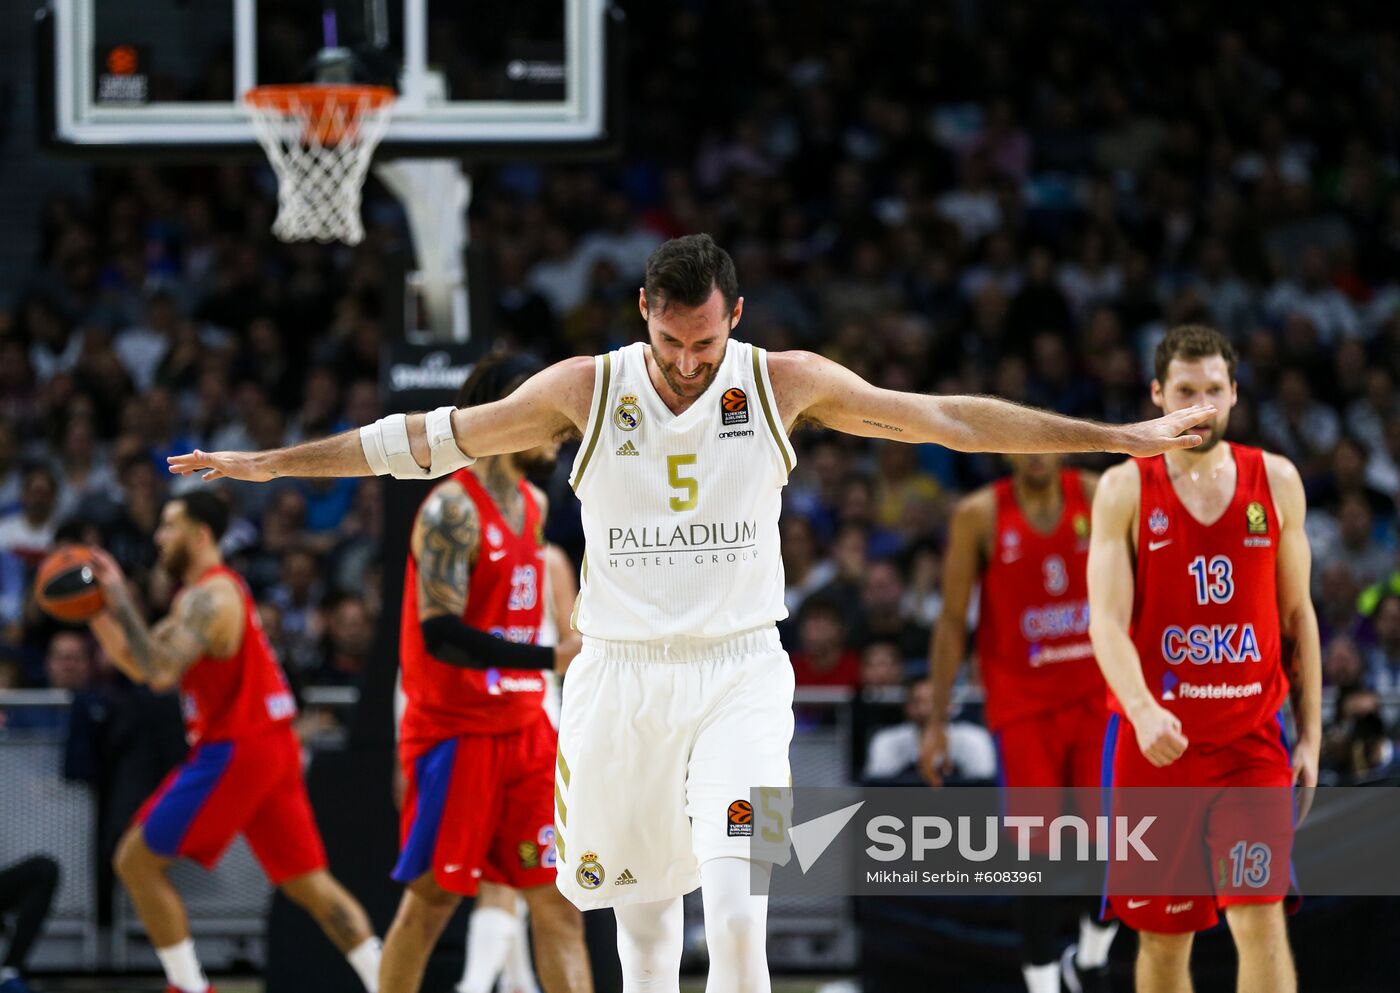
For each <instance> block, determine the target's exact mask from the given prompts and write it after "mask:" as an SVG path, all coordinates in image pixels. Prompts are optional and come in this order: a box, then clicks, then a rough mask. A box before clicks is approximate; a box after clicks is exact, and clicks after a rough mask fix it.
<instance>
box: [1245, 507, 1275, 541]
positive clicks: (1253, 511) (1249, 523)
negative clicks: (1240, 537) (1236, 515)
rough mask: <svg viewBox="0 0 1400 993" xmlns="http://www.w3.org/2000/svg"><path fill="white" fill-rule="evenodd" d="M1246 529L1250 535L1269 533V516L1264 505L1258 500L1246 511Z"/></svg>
mask: <svg viewBox="0 0 1400 993" xmlns="http://www.w3.org/2000/svg"><path fill="white" fill-rule="evenodd" d="M1244 521H1245V529H1246V530H1247V531H1248V532H1249V533H1250V534H1268V533H1269V515H1268V514H1267V513H1266V512H1265V511H1264V505H1263V504H1262V503H1260V502H1259V501H1258V500H1254V501H1252V502H1251V503H1250V505H1249V506H1248V507H1246V508H1245V509H1244Z"/></svg>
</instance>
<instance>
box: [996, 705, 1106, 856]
mask: <svg viewBox="0 0 1400 993" xmlns="http://www.w3.org/2000/svg"><path fill="white" fill-rule="evenodd" d="M1107 725H1108V705H1107V703H1106V702H1105V699H1104V694H1102V693H1094V694H1092V695H1089V696H1085V697H1082V698H1080V699H1079V700H1075V701H1073V702H1071V703H1070V704H1068V705H1066V706H1064V707H1058V708H1056V709H1054V710H1049V711H1046V712H1044V713H1041V714H1036V715H1034V716H1032V717H1025V718H1022V719H1021V720H1018V721H1013V722H1012V723H1010V724H1006V725H1003V726H1002V727H1000V728H998V729H997V731H996V734H995V740H996V745H997V769H998V778H999V779H1000V780H1001V785H1002V787H1003V788H1005V789H1006V790H1007V792H1006V799H1005V802H1004V807H1005V812H1006V813H1007V814H1008V815H1016V816H1021V817H1041V818H1042V819H1043V820H1044V822H1045V824H1047V825H1048V824H1050V822H1051V821H1053V820H1054V819H1055V818H1056V817H1058V816H1060V815H1061V814H1077V815H1079V816H1080V817H1083V818H1084V819H1085V820H1086V821H1088V823H1090V824H1093V823H1094V817H1095V816H1096V815H1098V814H1100V813H1102V811H1101V810H1100V809H1099V804H1098V801H1097V790H1098V787H1099V780H1100V778H1101V776H1102V772H1103V736H1104V729H1105V728H1106V727H1107ZM1066 788H1074V789H1075V792H1073V793H1065V792H1062V791H1063V790H1065V789H1066ZM1090 791H1093V792H1090ZM1030 837H1031V850H1032V851H1035V852H1038V853H1041V854H1044V852H1045V851H1046V846H1047V844H1048V838H1047V835H1046V833H1045V832H1044V831H1032V832H1031V834H1030Z"/></svg>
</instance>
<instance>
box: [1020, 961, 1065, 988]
mask: <svg viewBox="0 0 1400 993" xmlns="http://www.w3.org/2000/svg"><path fill="white" fill-rule="evenodd" d="M1021 975H1023V976H1025V977H1026V991H1027V993H1060V963H1058V962H1051V963H1049V964H1048V965H1023V966H1021Z"/></svg>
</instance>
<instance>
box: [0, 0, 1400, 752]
mask: <svg viewBox="0 0 1400 993" xmlns="http://www.w3.org/2000/svg"><path fill="white" fill-rule="evenodd" d="M628 15H629V26H628V31H629V34H630V35H631V36H632V37H634V38H636V39H645V43H644V44H643V43H637V44H634V45H632V46H630V47H629V54H628V64H627V66H626V67H625V85H626V101H627V103H626V135H625V147H624V149H623V154H622V155H621V156H620V157H618V158H617V159H615V160H610V161H605V162H603V163H599V164H595V165H589V166H561V165H541V164H537V163H529V162H521V163H513V164H503V165H496V166H492V167H489V168H488V167H482V168H480V169H479V170H477V171H475V172H474V174H473V178H474V181H475V196H474V201H473V205H472V212H471V222H472V241H473V245H475V246H477V250H479V251H481V252H483V253H484V255H485V257H486V262H487V269H488V271H489V274H490V275H489V283H488V284H487V285H485V286H483V287H480V288H479V292H483V293H487V294H489V295H490V297H491V305H490V311H491V313H492V317H493V324H494V335H495V337H496V339H497V340H498V341H499V342H501V343H502V344H504V345H506V346H509V347H516V348H524V349H530V350H533V351H535V352H537V353H539V354H540V355H541V356H542V357H544V358H547V359H550V358H558V357H561V356H565V355H573V354H580V353H590V352H596V351H601V350H605V349H607V348H610V347H615V346H617V345H620V344H623V343H626V342H628V341H631V340H635V339H636V337H637V336H638V335H639V334H640V333H641V330H642V328H641V324H640V321H639V318H638V316H637V312H636V293H637V286H638V285H639V283H640V279H641V272H642V267H643V264H644V262H645V259H646V257H647V254H648V253H649V252H650V251H651V249H652V248H654V247H655V246H656V245H657V244H659V243H660V241H661V240H663V239H665V238H667V237H670V236H673V235H677V234H682V233H686V232H692V231H709V232H711V233H712V234H714V236H715V237H716V238H717V240H719V241H720V243H721V244H723V245H725V246H726V247H727V248H728V249H729V251H730V252H731V253H732V254H733V255H734V257H735V260H736V263H737V265H738V269H739V275H740V287H741V292H742V293H743V296H744V298H745V310H744V317H743V321H742V324H741V326H740V328H739V329H738V331H737V334H738V335H739V336H740V337H741V338H744V339H746V340H750V341H754V342H756V343H758V344H760V345H763V346H765V347H768V348H789V347H797V348H809V349H813V350H816V351H820V352H823V353H825V354H827V355H829V356H831V357H832V358H834V359H837V360H839V361H841V362H843V363H844V364H846V365H847V366H849V367H851V368H853V369H855V370H856V371H857V372H859V373H861V374H862V375H864V376H866V377H867V378H868V379H870V380H871V381H873V382H876V383H878V384H880V385H883V386H888V387H892V388H898V389H906V390H924V391H940V392H987V393H994V394H998V395H1001V396H1004V397H1007V398H1010V399H1013V400H1018V401H1024V402H1027V403H1033V404H1037V405H1040V406H1044V407H1049V408H1052V409H1055V410H1058V411H1061V412H1064V413H1067V414H1074V415H1081V416H1090V417H1096V418H1102V419H1106V420H1111V421H1121V420H1127V419H1135V418H1137V417H1139V416H1144V415H1146V414H1149V413H1150V409H1151V408H1150V403H1149V399H1148V397H1149V393H1148V383H1149V382H1150V379H1151V355H1152V351H1153V349H1154V347H1155V345H1156V343H1157V341H1158V340H1159V339H1160V337H1161V335H1162V334H1163V333H1164V332H1165V329H1166V328H1167V327H1168V326H1170V325H1172V324H1175V323H1179V322H1184V321H1203V322H1207V323H1210V324H1213V325H1215V326H1217V327H1219V328H1220V329H1221V330H1223V331H1224V332H1226V333H1227V334H1228V335H1229V336H1230V337H1231V338H1232V340H1233V341H1234V342H1235V344H1236V347H1237V348H1238V350H1239V352H1240V356H1241V364H1240V369H1239V385H1240V402H1239V405H1238V407H1236V408H1235V410H1234V412H1233V414H1232V417H1231V424H1230V437H1231V438H1233V439H1236V440H1239V441H1242V442H1247V443H1251V444H1260V445H1263V446H1265V447H1268V448H1270V449H1273V450H1275V451H1279V452H1282V453H1283V454H1285V455H1287V456H1288V457H1289V458H1291V459H1292V460H1294V462H1295V463H1296V464H1297V465H1298V467H1299V469H1300V471H1301V472H1302V475H1303V478H1304V481H1305V483H1306V486H1307V491H1308V495H1309V504H1310V506H1309V521H1308V532H1309V535H1310V538H1311V542H1312V548H1313V554H1314V581H1313V589H1314V596H1315V599H1316V603H1317V607H1318V612H1319V616H1320V619H1321V622H1322V628H1323V637H1324V654H1325V670H1326V681H1327V683H1328V684H1329V686H1330V687H1332V688H1334V690H1335V694H1336V704H1335V712H1334V713H1329V714H1328V715H1327V717H1328V720H1329V724H1330V727H1331V730H1330V731H1329V741H1328V747H1327V749H1326V753H1325V755H1324V763H1325V764H1326V765H1327V767H1328V769H1329V770H1330V772H1331V774H1332V775H1333V776H1335V777H1341V778H1347V777H1352V776H1364V775H1368V774H1371V773H1374V772H1376V771H1379V770H1384V769H1386V768H1387V767H1389V766H1390V765H1391V762H1392V756H1391V752H1392V747H1391V741H1392V739H1393V737H1394V733H1395V722H1396V719H1397V718H1398V717H1400V712H1397V710H1396V707H1395V705H1387V703H1386V701H1387V699H1389V700H1397V699H1400V697H1396V696H1394V695H1393V691H1396V690H1400V556H1397V541H1396V517H1397V496H1400V394H1397V391H1396V383H1397V378H1400V183H1397V179H1400V36H1398V35H1397V33H1396V31H1395V28H1394V25H1393V24H1389V23H1386V22H1385V21H1384V20H1382V19H1380V18H1381V12H1380V11H1379V10H1376V11H1372V12H1371V13H1370V14H1368V13H1367V12H1366V10H1365V9H1364V8H1358V7H1356V6H1355V5H1343V4H1336V3H1333V4H1326V3H1324V4H1320V5H1304V6H1300V5H1282V6H1279V5H1257V4H1243V5H1233V6H1229V7H1222V6H1221V5H1218V4H1215V5H1209V6H1207V5H1206V4H1204V3H1197V2H1185V3H1176V4H1171V5H1166V6H1160V7H1155V8H1151V9H1146V8H1139V7H1138V6H1136V5H1119V4H1111V3H1104V4H1099V5H1095V4H1086V5H1078V6H1076V7H1075V8H1074V9H1072V10H1067V9H1064V8H1063V7H1062V5H1057V4H1053V3H1050V2H1026V0H1019V2H1016V0H1013V2H1010V3H1007V4H999V5H995V19H994V20H992V19H991V18H992V17H993V8H990V7H988V8H980V7H978V5H974V4H959V3H936V2H934V3H930V2H915V0H882V2H879V3H876V2H856V3H848V4H841V5H825V6H820V7H817V8H811V7H810V5H808V6H807V7H797V6H786V5H776V4H768V3H761V2H756V0H706V2H695V3H690V4H685V5H663V4H631V5H628ZM983 17H985V18H987V20H985V21H984V20H980V19H979V18H983ZM1368 17H1375V18H1376V19H1377V20H1376V21H1375V23H1371V22H1369V21H1368V20H1367V18H1368ZM717 60H720V61H719V62H717ZM719 64H722V65H723V70H722V72H717V71H716V69H717V66H718V65H719ZM273 192H274V190H273V186H272V181H271V176H270V173H269V172H268V171H267V170H266V169H265V168H259V167H255V166H252V165H248V166H241V165H233V164H224V165H217V166H216V165H207V166H199V165H181V166H179V167H173V166H172V167H166V166H156V165H145V166H130V165H125V166H119V167H118V166H97V167H94V169H93V172H92V182H91V189H90V192H89V194H88V195H87V196H85V197H83V198H79V199H73V198H59V199H54V200H52V201H50V202H48V203H46V204H45V205H44V208H43V212H42V229H41V231H40V232H39V236H38V237H37V239H36V243H37V251H36V254H35V259H34V267H33V272H32V276H31V278H30V279H28V280H27V281H25V283H24V284H23V285H19V286H11V287H4V288H3V292H0V515H3V516H0V640H2V641H3V645H4V648H3V657H2V658H0V686H5V685H28V686H43V685H54V686H61V687H64V688H71V689H78V688H81V687H84V686H87V685H89V684H90V683H91V682H92V681H93V680H95V679H104V678H106V679H110V678H111V677H110V675H102V667H101V665H100V660H97V659H95V658H94V653H93V649H92V646H91V645H89V644H87V643H85V642H82V648H81V650H80V649H79V648H78V645H79V643H80V641H81V639H73V638H68V637H64V638H55V637H54V631H55V629H54V627H53V626H52V625H50V624H48V623H47V622H45V621H43V620H42V619H41V618H40V617H39V616H38V615H37V614H36V612H35V611H34V609H33V607H32V604H31V603H30V601H29V597H28V591H27V577H28V575H29V573H30V571H31V570H32V568H33V566H34V564H35V562H36V561H37V560H38V559H39V558H40V557H41V556H42V555H43V554H44V552H45V550H46V549H48V548H49V547H51V546H52V545H53V543H54V542H55V540H57V538H58V537H59V536H60V534H61V533H63V531H64V529H67V530H68V531H69V533H71V534H73V535H75V536H77V537H79V538H83V539H87V540H97V541H100V542H101V543H102V544H103V545H105V546H106V547H108V548H110V549H111V550H112V551H113V552H114V553H115V554H116V555H117V556H118V558H119V559H120V560H121V561H122V563H123V565H124V566H125V567H126V568H127V570H128V571H129V572H130V573H131V574H132V575H133V576H134V577H136V579H137V582H138V584H139V585H140V586H141V588H142V590H143V594H144V596H145V597H146V600H147V603H148V604H149V606H150V608H151V609H152V610H153V611H159V610H161V609H163V607H164V605H165V604H166V603H167V602H168V599H169V596H170V592H171V591H170V589H169V584H168V581H167V580H165V579H164V578H162V577H161V576H159V575H157V574H155V573H154V572H152V570H151V568H150V565H151V562H152V560H153V550H152V547H151V544H150V540H149V539H150V534H151V531H152V529H153V524H154V521H155V518H156V514H157V512H158V509H159V506H160V503H161V501H162V499H163V498H164V497H165V496H166V495H168V494H169V493H170V492H171V491H172V487H178V486H179V485H188V482H185V483H183V484H182V483H181V482H180V481H177V480H174V479H172V478H170V477H169V476H168V475H167V474H166V472H165V461H164V460H165V456H166V455H168V454H170V453H172V452H178V451H185V450H188V449H190V448H192V447H196V446H198V447H203V448H211V449H220V448H266V447H272V446H278V445H283V444H287V443H291V442H295V441H299V440H302V439H305V438H311V437H317V436H320V435H323V434H325V433H328V432H332V431H336V430H340V429H343V428H346V427H350V426H353V425H358V424H362V423H365V422H368V421H370V420H373V419H374V418H375V417H377V416H378V415H379V410H378V406H377V405H378V390H377V386H376V378H375V377H376V375H377V365H378V357H379V349H380V345H381V342H382V340H383V337H384V316H385V315H384V296H383V294H382V292H381V291H382V286H383V276H382V272H381V260H382V259H383V257H384V253H385V252H386V251H389V250H392V249H400V248H404V247H405V246H406V241H405V238H406V235H405V229H404V226H403V221H402V215H401V212H400V211H399V210H398V207H397V205H396V204H395V203H394V201H393V200H392V199H391V198H389V197H388V196H387V194H386V193H385V192H384V191H383V190H382V189H379V188H378V187H377V186H375V185H374V184H373V183H371V186H370V188H369V190H368V193H367V198H366V204H365V211H364V213H365V220H366V226H367V228H368V232H369V233H368V236H367V238H366V240H365V242H364V243H363V244H362V245H361V246H359V247H358V248H355V249H349V248H345V247H343V246H332V247H322V246H316V245H309V246H308V245H293V246H288V245H284V244H281V243H279V242H277V241H275V240H273V239H272V237H271V235H270V234H269V228H270V224H271V220H272V216H273V212H274V209H275V198H274V196H273ZM796 445H797V450H798V454H799V458H798V466H797V468H796V470H795V472H794V474H793V477H792V481H791V484H790V486H789V488H788V490H787V492H786V515H785V518H784V522H783V530H782V537H783V560H784V565H785V568H786V572H787V582H788V589H787V604H788V608H789V610H790V611H791V614H792V617H791V619H790V620H789V621H788V622H787V623H786V625H785V626H784V637H785V640H786V642H787V644H788V645H789V647H790V649H791V651H792V653H793V656H794V662H795V664H796V666H797V670H798V674H799V683H800V684H806V685H827V686H846V687H858V688H859V687H866V688H875V687H885V686H898V685H902V684H904V683H906V682H908V681H909V680H911V679H916V678H917V677H919V676H921V675H922V674H923V673H924V672H925V671H926V666H927V661H926V655H927V646H928V637H929V631H930V628H931V626H932V625H933V624H934V623H935V622H936V620H937V618H938V615H939V611H940V606H941V601H940V594H939V587H940V583H939V573H940V562H941V549H942V545H943V540H944V532H945V527H946V522H947V519H948V514H949V511H950V508H951V505H952V503H953V502H954V501H955V500H956V499H957V498H958V496H959V495H960V494H962V493H965V492H967V491H968V490H969V489H971V488H973V487H976V486H977V485H980V484H981V483H983V482H985V481H987V480H989V479H991V478H994V477H995V476H997V475H999V474H1000V473H1002V472H1003V471H1004V466H1003V465H1002V464H1001V463H1000V461H999V460H998V459H997V458H996V457H993V456H961V455H954V454H952V453H949V452H947V451H945V450H942V449H937V448H933V447H921V448H915V447H910V446H902V445H898V444H889V443H884V444H882V443H875V442H867V441H861V440H857V439H849V438H843V437H838V436H833V435H829V434H825V433H820V432H815V431H802V432H801V433H800V434H799V436H798V438H797V439H796ZM569 457H570V453H569V452H568V451H567V450H566V451H565V454H564V459H565V460H566V461H567V459H568V458H569ZM1080 464H1084V465H1089V466H1091V467H1102V466H1103V465H1104V464H1105V462H1104V461H1103V460H1102V459H1100V460H1093V459H1089V460H1081V462H1080ZM556 484H557V480H556ZM225 489H226V491H227V492H228V494H229V497H230V499H231V501H232V503H233V506H234V508H235V512H236V518H237V519H236V524H235V526H234V527H233V528H231V530H230V533H229V536H228V538H227V540H226V543H227V551H228V553H229V555H230V557H231V559H232V562H233V564H234V565H235V566H236V567H237V568H239V569H241V570H243V571H244V572H245V574H246V575H247V576H248V579H249V581H250V583H251V585H252V587H253V589H254V591H255V593H256V595H257V597H258V601H259V604H260V609H261V611H262V614H263V619H264V623H265V625H266V627H267V629H268V631H269V634H270V636H271V637H272V639H273V642H274V644H275V645H276V646H277V647H278V649H279V652H280V654H281V657H282V658H283V660H284V662H285V663H286V665H287V667H288V670H289V672H290V673H291V674H292V676H293V678H294V680H296V681H297V682H298V683H300V684H303V685H306V684H313V683H314V684H323V683H353V682H354V681H355V680H356V678H357V676H358V675H359V674H360V673H362V672H363V671H364V668H365V666H366V665H367V663H368V658H369V653H370V649H369V646H370V641H371V635H372V632H373V630H374V625H375V624H376V623H377V621H378V613H379V602H380V585H381V583H382V582H384V581H389V582H396V581H397V577H383V576H381V574H380V569H379V565H378V563H379V549H378V536H379V534H380V531H381V519H380V504H379V501H380V498H381V486H380V484H379V483H377V482H376V481H374V480H367V481H360V482H356V481H332V482H325V483H319V482H299V481H289V482H285V483H280V484H276V485H268V486H252V485H244V484H235V485H231V486H227V487H225ZM555 492H556V499H555V500H554V501H553V502H554V503H555V504H556V505H557V506H556V508H555V511H554V516H555V519H554V520H553V521H552V523H551V531H552V533H553V534H554V535H555V536H556V537H557V538H558V540H560V541H562V542H563V543H565V544H566V545H568V544H570V543H571V542H574V543H576V541H577V528H576V525H575V524H574V523H573V521H572V520H571V516H576V510H575V509H574V508H572V507H571V506H570V505H569V503H570V501H569V499H565V498H564V497H565V495H566V494H567V490H566V489H561V488H559V487H558V486H557V485H556V488H555ZM573 551H574V552H575V560H577V551H578V549H577V547H575V548H574V549H573ZM55 644H61V645H66V646H67V647H64V648H62V649H55V648H54V646H55ZM70 655H73V656H81V658H80V659H78V658H69V656H70ZM973 671H974V676H973V677H972V678H974V679H975V669H974V670H973ZM1387 694H1391V695H1390V696H1387ZM911 719H917V717H916V718H911Z"/></svg>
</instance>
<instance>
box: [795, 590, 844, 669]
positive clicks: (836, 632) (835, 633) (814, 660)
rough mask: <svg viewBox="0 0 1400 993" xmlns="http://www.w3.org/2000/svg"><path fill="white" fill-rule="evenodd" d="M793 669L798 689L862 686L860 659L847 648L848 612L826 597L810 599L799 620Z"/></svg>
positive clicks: (804, 605) (803, 607)
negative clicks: (846, 618)
mask: <svg viewBox="0 0 1400 993" xmlns="http://www.w3.org/2000/svg"><path fill="white" fill-rule="evenodd" d="M792 669H793V673H794V676H795V679H796V681H797V685H798V686H847V687H851V688H854V687H856V686H857V685H859V683H860V656H858V655H857V654H856V653H855V652H853V651H851V650H850V648H848V647H847V645H846V620H845V611H844V610H843V609H842V607H841V605H840V604H839V603H837V602H835V601H834V600H832V599H830V598H828V597H826V596H813V597H809V598H808V600H807V602H806V603H805V604H803V606H802V612H801V613H800V614H798V617H797V650H796V651H795V652H793V653H792Z"/></svg>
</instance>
